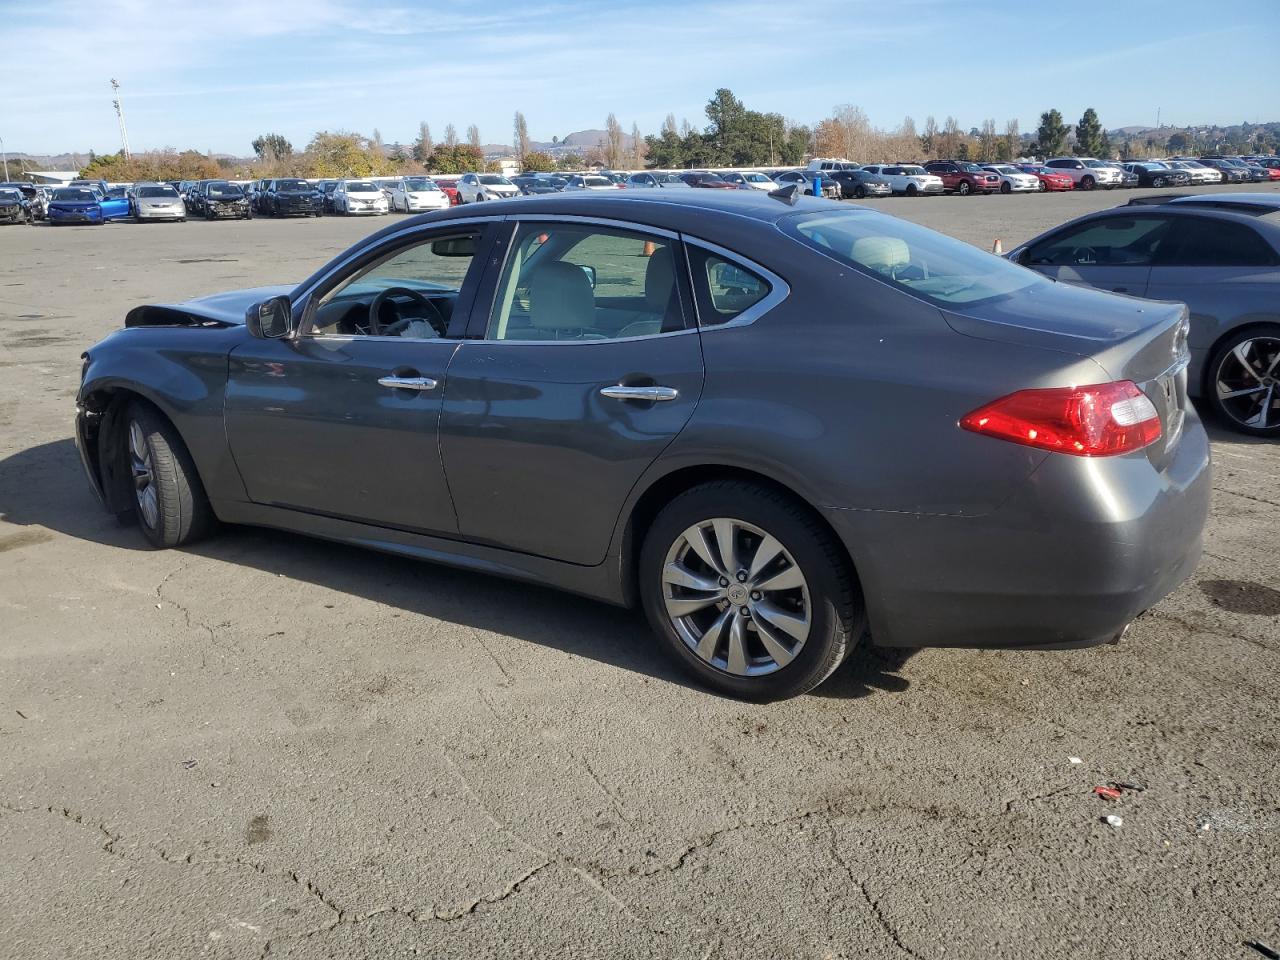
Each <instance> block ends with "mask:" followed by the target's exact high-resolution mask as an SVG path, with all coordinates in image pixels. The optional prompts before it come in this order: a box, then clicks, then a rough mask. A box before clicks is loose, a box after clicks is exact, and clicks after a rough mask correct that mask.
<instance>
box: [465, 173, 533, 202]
mask: <svg viewBox="0 0 1280 960" xmlns="http://www.w3.org/2000/svg"><path fill="white" fill-rule="evenodd" d="M518 196H520V188H519V187H517V186H516V185H515V184H514V183H512V182H511V181H510V180H508V179H507V178H506V177H503V176H500V175H499V174H496V173H467V174H463V175H462V177H461V178H460V179H459V180H458V202H459V203H478V202H479V201H481V200H502V199H504V198H506V197H518Z"/></svg>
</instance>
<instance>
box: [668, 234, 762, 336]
mask: <svg viewBox="0 0 1280 960" xmlns="http://www.w3.org/2000/svg"><path fill="white" fill-rule="evenodd" d="M688 250H689V265H690V266H691V267H692V269H693V296H694V299H695V300H696V301H697V303H698V320H699V322H700V323H701V324H702V326H704V327H710V326H718V325H720V324H722V323H728V322H729V321H730V320H732V319H734V318H735V317H737V316H738V315H740V314H741V313H742V312H743V311H745V310H748V309H749V308H751V307H753V306H755V305H756V304H757V303H759V302H760V301H761V300H763V299H764V298H765V297H767V296H768V295H769V292H770V290H772V289H773V288H772V287H771V286H770V285H769V281H767V280H765V279H764V277H761V276H759V275H757V274H756V273H754V272H753V271H751V270H748V269H747V268H746V267H743V266H741V265H740V264H738V263H736V262H734V261H731V260H726V259H725V258H724V257H721V256H720V255H719V254H716V253H712V252H711V251H710V250H704V249H703V248H702V247H698V246H690V247H688Z"/></svg>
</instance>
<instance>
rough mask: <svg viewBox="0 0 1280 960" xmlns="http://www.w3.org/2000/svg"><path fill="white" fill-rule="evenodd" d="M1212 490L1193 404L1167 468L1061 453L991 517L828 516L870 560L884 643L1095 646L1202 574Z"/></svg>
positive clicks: (868, 583)
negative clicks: (1197, 571)
mask: <svg viewBox="0 0 1280 960" xmlns="http://www.w3.org/2000/svg"><path fill="white" fill-rule="evenodd" d="M995 442H998V441H995ZM1210 483H1211V468H1210V462H1209V438H1208V436H1207V435H1206V434H1205V431H1204V428H1203V427H1202V426H1201V424H1200V421H1199V419H1198V417H1197V416H1196V414H1195V412H1194V410H1191V409H1190V408H1189V409H1188V411H1187V419H1186V423H1185V425H1184V428H1183V433H1182V437H1181V438H1180V439H1179V441H1178V446H1177V449H1176V451H1175V453H1174V455H1173V458H1172V460H1171V461H1170V462H1169V463H1168V464H1167V465H1166V466H1165V468H1164V469H1163V470H1162V471H1158V470H1157V469H1156V468H1155V467H1153V466H1152V464H1151V462H1150V461H1149V460H1148V459H1147V456H1146V454H1145V452H1138V453H1136V454H1130V455H1128V456H1123V457H1107V458H1096V459H1087V458H1079V457H1069V456H1064V455H1061V454H1049V455H1048V456H1047V457H1046V459H1045V460H1044V462H1043V463H1042V464H1041V465H1040V467H1039V468H1038V469H1037V470H1036V472H1035V473H1034V474H1033V475H1032V476H1031V477H1030V478H1029V479H1028V481H1027V483H1026V484H1025V485H1024V486H1023V487H1022V488H1021V489H1020V490H1019V492H1018V493H1016V494H1015V495H1014V496H1013V497H1011V498H1010V499H1009V501H1007V502H1006V503H1005V504H1003V505H1002V506H1001V507H1000V508H999V509H998V510H996V511H995V512H993V513H990V514H987V515H985V516H980V517H958V516H936V515H935V516H925V515H919V514H905V513H888V512H883V511H871V510H842V509H833V508H826V509H824V511H823V512H824V514H825V516H826V517H827V518H828V520H829V521H830V522H831V524H832V526H833V527H834V528H835V530H836V532H837V533H838V534H839V536H840V537H841V539H842V540H843V541H844V542H845V544H846V546H847V547H848V549H849V552H850V555H851V556H853V557H854V560H855V563H856V564H857V567H858V573H859V576H860V578H861V581H862V588H863V593H864V596H865V598H866V603H867V612H868V615H869V617H870V621H871V631H872V636H873V639H874V641H875V643H876V644H877V645H880V646H893V647H928V646H938V647H1072V646H1089V645H1091V644H1095V643H1104V642H1107V641H1109V640H1111V639H1114V638H1115V637H1116V636H1117V635H1118V634H1119V633H1120V632H1121V631H1122V630H1123V629H1124V627H1125V625H1126V624H1128V623H1129V622H1130V621H1131V620H1133V619H1134V618H1135V617H1136V616H1138V614H1140V613H1142V612H1143V611H1144V610H1146V609H1148V608H1149V607H1151V606H1153V605H1154V604H1156V603H1158V602H1159V601H1160V600H1162V599H1163V598H1164V597H1166V596H1167V595H1168V594H1170V593H1171V592H1172V591H1173V590H1174V589H1175V588H1176V587H1177V586H1178V585H1179V584H1180V583H1181V582H1182V581H1183V580H1185V579H1186V578H1187V577H1189V576H1190V575H1191V573H1192V572H1193V571H1194V570H1195V568H1196V564H1197V563H1198V562H1199V558H1200V552H1201V538H1202V531H1203V528H1204V524H1205V521H1206V519H1207V518H1208V514H1209V498H1210Z"/></svg>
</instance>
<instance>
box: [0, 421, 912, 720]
mask: <svg viewBox="0 0 1280 960" xmlns="http://www.w3.org/2000/svg"><path fill="white" fill-rule="evenodd" d="M0 519H3V520H4V521H5V522H7V523H10V524H15V525H18V526H28V525H39V526H42V527H45V528H47V529H49V530H53V531H56V532H58V533H61V534H64V535H66V536H69V537H74V538H76V539H79V540H87V541H91V542H93V543H99V544H104V545H107V546H112V547H117V548H120V549H125V550H148V551H149V550H150V548H149V547H148V546H147V545H146V544H145V542H144V541H143V539H142V535H141V534H140V533H139V532H138V531H137V530H136V529H134V528H132V527H127V526H122V525H121V524H120V523H119V522H118V521H117V520H116V519H115V518H114V517H112V516H111V515H109V514H108V513H106V511H104V510H103V509H102V507H101V506H100V505H99V504H98V502H97V501H96V500H95V499H94V496H93V494H92V492H91V491H90V490H89V488H88V484H87V481H86V480H85V477H84V471H83V470H82V468H81V466H80V459H79V454H77V452H76V449H75V444H74V442H73V441H71V440H70V439H66V440H57V441H54V442H52V443H46V444H42V445H40V446H35V447H30V448H28V449H26V450H22V451H19V452H18V453H15V454H13V455H12V456H10V457H8V458H6V459H4V460H0ZM181 552H184V553H188V554H192V555H196V556H202V557H208V558H210V559H214V560H220V561H222V562H225V563H230V564H235V565H237V566H246V567H251V568H253V569H256V570H260V571H262V572H263V573H267V574H271V575H272V576H273V577H274V576H276V575H280V576H283V577H287V578H289V579H292V580H295V581H299V582H306V583H311V584H318V585H320V586H324V587H327V588H329V589H332V590H336V591H340V592H342V593H346V594H348V595H351V596H353V597H359V598H361V599H364V600H368V601H371V602H373V603H379V604H383V605H385V606H387V607H389V608H392V609H394V610H398V611H402V612H406V613H413V614H418V615H421V616H424V617H430V618H433V619H436V620H441V621H444V622H448V623H455V624H459V625H461V626H465V627H468V628H471V629H475V630H484V631H487V632H491V633H497V634H502V635H505V636H509V637H514V638H517V639H520V640H523V641H525V642H528V643H535V644H538V645H540V646H545V647H549V648H552V649H556V650H560V651H562V652H564V653H569V654H572V655H574V656H580V657H585V658H587V659H591V660H596V661H598V662H600V663H604V664H608V665H610V666H613V667H618V668H620V669H623V670H629V671H631V672H632V673H637V674H640V675H642V676H646V677H652V678H655V679H659V680H663V681H666V682H668V683H672V684H675V685H678V686H682V687H686V688H689V689H692V690H698V691H700V692H704V693H705V692H707V691H706V690H705V688H703V687H701V686H699V685H698V684H697V683H696V682H695V681H693V680H691V679H690V678H688V677H687V676H686V675H685V673H684V672H683V671H682V670H681V669H680V668H679V667H678V666H677V665H676V664H675V663H673V662H672V661H671V660H670V658H669V657H667V656H666V655H665V654H664V653H663V651H662V650H661V649H660V648H659V646H658V644H657V641H656V640H655V639H654V638H653V636H652V634H651V633H650V631H649V628H648V626H647V624H645V622H644V619H643V617H642V616H641V615H640V614H638V613H636V612H634V611H630V610H624V609H621V608H618V607H613V606H610V605H608V604H604V603H599V602H597V601H594V600H589V599H585V598H582V597H576V596H573V595H571V594H566V593H563V592H561V591H558V590H553V589H551V588H547V587H539V586H535V585H530V584H524V583H519V582H516V581H510V580H505V579H502V578H499V577H492V576H488V575H485V574H480V573H474V572H471V571H466V570H458V569H454V568H452V567H447V566H444V565H441V564H432V563H427V562H423V561H417V560H409V559H406V558H403V557H396V556H391V555H388V554H383V553H377V552H374V551H371V550H365V549H362V548H359V547H353V546H347V545H345V544H340V543H331V542H328V541H324V540H316V539H314V538H311V537H305V536H302V535H301V534H293V533H289V532H286V531H278V530H268V529H263V528H257V527H235V526H224V527H222V528H221V529H220V530H219V532H218V534H217V535H216V536H214V537H212V538H210V539H208V540H204V541H201V542H199V543H195V544H192V545H190V546H188V547H184V548H182V550H181ZM264 602H266V601H264ZM912 652H913V651H901V652H900V651H896V650H879V649H877V648H871V649H870V650H869V651H867V652H866V653H865V654H864V655H863V656H860V657H857V658H855V659H854V660H853V661H852V662H851V663H850V664H849V665H847V666H845V667H843V668H841V669H840V670H838V671H837V672H836V674H835V675H833V676H832V677H831V678H829V679H828V680H827V681H826V683H824V684H823V685H822V686H821V687H819V688H818V690H817V691H815V692H816V693H818V694H820V695H821V696H824V697H834V698H840V699H851V698H856V697H862V696H866V695H868V694H871V693H874V692H876V691H889V692H900V691H902V690H905V689H906V687H907V685H908V684H907V681H906V680H905V679H903V678H901V677H898V676H896V675H895V673H896V671H897V670H898V669H899V668H900V667H901V665H902V663H903V662H905V659H906V657H907V656H910V654H911V653H912Z"/></svg>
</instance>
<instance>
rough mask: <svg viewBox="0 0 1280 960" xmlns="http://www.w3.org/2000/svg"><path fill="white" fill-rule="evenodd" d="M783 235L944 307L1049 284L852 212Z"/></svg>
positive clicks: (793, 225)
mask: <svg viewBox="0 0 1280 960" xmlns="http://www.w3.org/2000/svg"><path fill="white" fill-rule="evenodd" d="M782 229H783V231H784V232H786V233H787V234H789V235H790V236H792V237H794V238H795V239H797V240H799V241H800V242H801V243H803V244H805V245H806V246H809V247H812V248H813V249H814V250H817V251H819V252H820V253H824V254H826V255H827V256H829V257H832V258H833V259H835V260H838V261H839V262H841V263H845V264H848V265H849V266H851V267H853V268H854V269H855V270H857V271H859V272H860V273H865V274H868V275H869V276H872V277H876V278H877V279H880V280H883V281H886V282H888V283H891V284H893V285H894V286H896V287H899V288H900V289H902V290H903V291H904V292H906V293H910V294H912V295H913V296H916V297H919V298H921V299H923V300H927V301H929V302H930V303H933V304H935V305H937V306H941V307H959V306H968V305H970V304H975V303H980V302H982V301H985V300H991V299H994V298H997V297H1005V296H1009V295H1011V294H1014V293H1017V292H1019V291H1021V290H1026V289H1027V288H1029V287H1033V286H1037V285H1039V284H1044V283H1049V282H1050V281H1049V280H1046V279H1044V278H1043V277H1040V276H1038V275H1037V274H1035V273H1033V272H1032V271H1030V270H1025V269H1023V268H1022V267H1019V266H1016V265H1014V264H1012V263H1009V262H1008V261H1007V260H1004V259H1002V258H1000V257H994V256H992V255H991V254H989V253H985V252H983V251H981V250H979V249H978V248H976V247H973V246H970V245H969V244H967V243H962V242H961V241H959V240H952V239H951V238H950V237H944V236H943V235H942V234H940V233H935V232H934V231H932V230H928V229H926V228H924V227H918V226H916V225H915V224H912V223H907V222H906V221H904V220H898V219H896V218H893V217H883V216H869V215H867V214H865V213H858V212H854V211H839V212H833V213H817V214H805V215H801V216H797V217H793V218H791V219H789V220H784V221H783V222H782Z"/></svg>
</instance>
